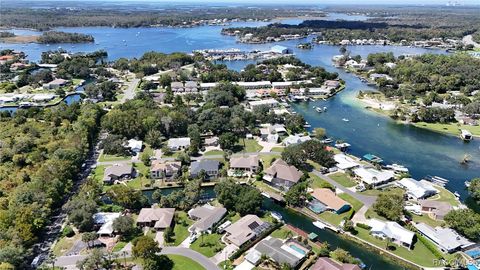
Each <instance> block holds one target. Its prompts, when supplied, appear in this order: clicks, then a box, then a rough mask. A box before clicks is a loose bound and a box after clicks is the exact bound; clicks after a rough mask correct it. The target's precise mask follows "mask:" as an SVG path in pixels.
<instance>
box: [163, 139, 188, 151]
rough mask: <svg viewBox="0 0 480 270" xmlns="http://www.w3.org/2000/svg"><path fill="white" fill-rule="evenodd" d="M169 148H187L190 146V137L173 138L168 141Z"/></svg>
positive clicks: (173, 149)
mask: <svg viewBox="0 0 480 270" xmlns="http://www.w3.org/2000/svg"><path fill="white" fill-rule="evenodd" d="M167 146H168V148H170V150H172V151H177V150H181V149H186V148H188V147H190V138H188V137H185V138H171V139H169V140H168V142H167Z"/></svg>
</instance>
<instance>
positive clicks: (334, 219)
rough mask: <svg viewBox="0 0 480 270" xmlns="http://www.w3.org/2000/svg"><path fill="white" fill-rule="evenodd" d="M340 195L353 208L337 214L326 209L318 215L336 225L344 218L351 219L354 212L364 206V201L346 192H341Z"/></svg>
mask: <svg viewBox="0 0 480 270" xmlns="http://www.w3.org/2000/svg"><path fill="white" fill-rule="evenodd" d="M338 197H340V198H342V199H344V200H345V201H347V202H348V203H350V205H351V206H352V208H351V209H350V210H349V211H347V212H345V213H342V214H335V213H333V212H330V211H325V212H323V213H321V214H319V215H318V216H319V217H320V218H321V219H323V220H325V221H327V222H328V223H330V224H332V225H335V226H339V225H340V223H341V222H342V220H344V219H350V218H351V217H352V216H353V214H354V212H356V211H358V210H360V208H362V206H363V203H362V202H360V201H359V200H357V199H355V198H353V197H352V196H350V195H348V194H346V193H341V194H339V195H338Z"/></svg>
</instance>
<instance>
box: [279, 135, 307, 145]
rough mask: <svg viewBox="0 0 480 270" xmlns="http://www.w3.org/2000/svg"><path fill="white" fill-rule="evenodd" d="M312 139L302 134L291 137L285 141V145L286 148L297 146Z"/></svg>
mask: <svg viewBox="0 0 480 270" xmlns="http://www.w3.org/2000/svg"><path fill="white" fill-rule="evenodd" d="M311 139H312V138H311V137H310V136H308V135H306V136H304V135H301V134H295V135H290V136H288V137H287V138H285V139H284V140H283V145H285V146H289V145H295V144H299V143H303V142H306V141H310V140H311Z"/></svg>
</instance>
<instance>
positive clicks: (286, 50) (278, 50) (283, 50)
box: [270, 45, 292, 54]
mask: <svg viewBox="0 0 480 270" xmlns="http://www.w3.org/2000/svg"><path fill="white" fill-rule="evenodd" d="M270 51H271V52H274V53H278V54H289V53H291V52H292V51H291V50H290V49H289V48H287V47H285V46H280V45H275V46H273V47H272V48H270Z"/></svg>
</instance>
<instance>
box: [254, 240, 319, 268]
mask: <svg viewBox="0 0 480 270" xmlns="http://www.w3.org/2000/svg"><path fill="white" fill-rule="evenodd" d="M254 249H255V250H256V251H257V252H258V253H260V254H262V255H266V256H267V257H268V258H270V259H271V260H273V261H275V262H276V263H278V264H279V265H282V264H288V265H289V266H290V267H292V268H295V267H296V266H297V265H298V264H299V263H300V262H301V261H302V260H303V259H304V258H305V257H306V255H307V254H308V252H309V251H310V248H309V247H306V246H305V245H303V244H302V243H300V242H298V241H296V240H293V239H288V240H286V241H282V240H280V239H278V238H274V237H270V236H269V237H267V238H265V239H263V240H262V241H260V242H259V243H258V244H257V245H256V246H255V248H254Z"/></svg>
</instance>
